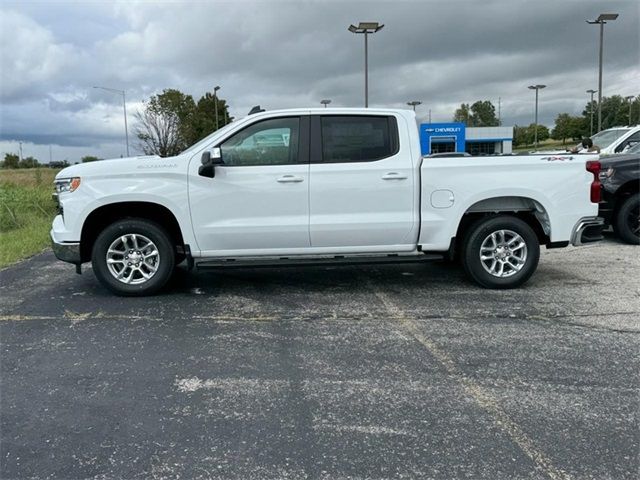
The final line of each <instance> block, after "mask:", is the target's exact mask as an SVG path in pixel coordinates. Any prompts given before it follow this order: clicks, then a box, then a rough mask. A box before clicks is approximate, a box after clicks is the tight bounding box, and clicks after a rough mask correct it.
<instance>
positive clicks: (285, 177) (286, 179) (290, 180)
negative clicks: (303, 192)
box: [277, 175, 304, 183]
mask: <svg viewBox="0 0 640 480" xmlns="http://www.w3.org/2000/svg"><path fill="white" fill-rule="evenodd" d="M277 181H278V183H300V182H302V181H304V178H302V177H296V176H295V175H283V176H282V177H280V178H278V180H277Z"/></svg>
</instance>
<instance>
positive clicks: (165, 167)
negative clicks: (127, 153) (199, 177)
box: [56, 155, 182, 178]
mask: <svg viewBox="0 0 640 480" xmlns="http://www.w3.org/2000/svg"><path fill="white" fill-rule="evenodd" d="M181 161H182V160H181V159H180V158H179V157H166V158H162V157H159V156H157V155H148V156H137V157H124V158H113V159H108V160H97V161H95V162H88V163H80V164H78V165H71V166H70V167H67V168H64V169H62V170H61V171H60V172H58V174H57V175H56V178H70V177H89V176H108V175H135V174H141V173H145V172H147V173H149V172H159V171H175V170H176V169H177V168H178V165H179V163H181Z"/></svg>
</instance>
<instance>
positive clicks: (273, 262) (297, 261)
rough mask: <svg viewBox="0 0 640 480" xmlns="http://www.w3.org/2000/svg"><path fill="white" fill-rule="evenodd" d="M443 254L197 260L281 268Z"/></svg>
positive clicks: (213, 265)
mask: <svg viewBox="0 0 640 480" xmlns="http://www.w3.org/2000/svg"><path fill="white" fill-rule="evenodd" d="M442 258H443V256H442V255H438V254H422V255H384V256H383V255H376V256H371V257H366V256H351V257H349V256H344V255H335V256H333V257H321V258H295V257H279V258H274V257H271V258H265V259H262V258H256V257H253V260H250V259H243V258H240V257H238V258H223V259H215V260H212V259H208V260H202V261H197V260H196V269H198V270H208V269H219V268H225V269H226V268H261V267H265V268H274V267H275V268H279V267H321V266H345V265H372V264H377V265H379V264H398V263H424V262H429V261H433V260H442Z"/></svg>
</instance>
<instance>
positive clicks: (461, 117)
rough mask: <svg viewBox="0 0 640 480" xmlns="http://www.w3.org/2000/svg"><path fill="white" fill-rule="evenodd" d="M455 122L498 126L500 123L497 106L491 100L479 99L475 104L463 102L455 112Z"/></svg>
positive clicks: (470, 125) (468, 124)
mask: <svg viewBox="0 0 640 480" xmlns="http://www.w3.org/2000/svg"><path fill="white" fill-rule="evenodd" d="M453 121H454V122H461V123H464V124H465V125H466V126H467V127H496V126H498V125H500V122H499V121H498V117H496V108H495V107H494V106H493V104H492V103H491V102H490V101H489V100H478V101H477V102H475V103H474V104H473V105H471V106H469V104H468V103H463V104H461V105H460V107H458V108H457V109H456V111H455V113H454V114H453Z"/></svg>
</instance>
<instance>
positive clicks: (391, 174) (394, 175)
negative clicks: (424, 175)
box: [382, 172, 407, 180]
mask: <svg viewBox="0 0 640 480" xmlns="http://www.w3.org/2000/svg"><path fill="white" fill-rule="evenodd" d="M382 179H383V180H406V179H407V176H406V175H400V174H399V173H398V172H389V173H387V174H386V175H383V176H382Z"/></svg>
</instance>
